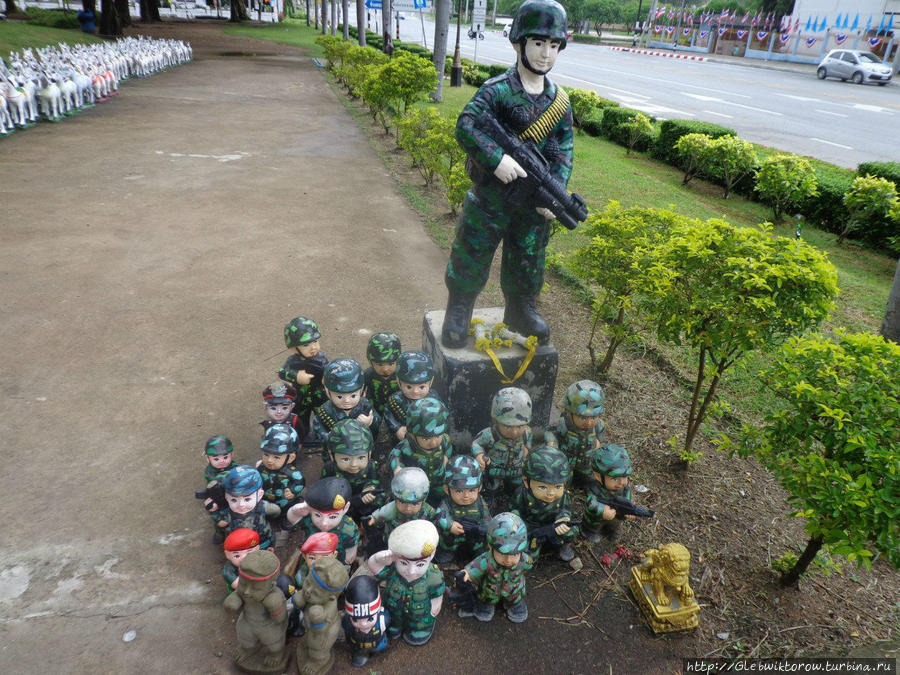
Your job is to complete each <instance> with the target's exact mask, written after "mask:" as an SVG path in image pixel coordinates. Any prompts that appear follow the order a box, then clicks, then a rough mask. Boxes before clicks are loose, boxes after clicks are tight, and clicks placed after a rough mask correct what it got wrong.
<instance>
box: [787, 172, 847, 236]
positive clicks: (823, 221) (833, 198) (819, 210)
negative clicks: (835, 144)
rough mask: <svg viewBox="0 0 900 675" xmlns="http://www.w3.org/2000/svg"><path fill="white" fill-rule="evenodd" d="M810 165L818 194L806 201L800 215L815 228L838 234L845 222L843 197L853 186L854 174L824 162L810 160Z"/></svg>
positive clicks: (845, 212)
mask: <svg viewBox="0 0 900 675" xmlns="http://www.w3.org/2000/svg"><path fill="white" fill-rule="evenodd" d="M812 163H813V168H815V170H816V179H817V180H818V183H819V194H818V196H816V197H812V198H811V199H807V200H806V201H805V202H804V203H803V205H802V206H801V208H800V213H802V214H803V215H804V216H805V217H806V218H807V219H808V220H809V222H811V223H812V224H813V225H815V226H816V227H818V228H820V229H822V230H826V231H828V232H834V233H836V234H839V233H840V232H841V231H842V230H843V229H844V225H845V224H846V221H847V210H846V209H845V208H844V195H845V194H846V193H847V192H848V191H849V190H850V186H851V185H853V178H854V173H853V171H851V170H850V169H842V168H840V167H837V166H834V165H833V164H826V163H825V162H819V161H816V160H812Z"/></svg>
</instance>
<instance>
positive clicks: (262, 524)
mask: <svg viewBox="0 0 900 675" xmlns="http://www.w3.org/2000/svg"><path fill="white" fill-rule="evenodd" d="M267 504H268V502H265V501H263V500H260V502H259V503H258V504H257V505H256V506H255V507H254V508H253V510H252V511H250V513H247V514H244V515H240V514H237V513H233V512H232V511H231V509H225V510H224V511H216V513H218V514H220V516H219V520H224V521H225V523H226V525H225V531H226V532H234V531H235V530H237V529H238V528H241V527H246V528H248V529H250V530H253V531H255V532H256V533H257V534H258V535H259V547H260V548H261V549H266V548H269V547H270V546H271V545H272V526H271V525H269V520H268V518H267V517H266V510H267V509H266V505H267ZM269 506H271V507H273V508H272V509H271V510H273V511H274V509H275V508H277V507H276V506H275V505H274V504H269Z"/></svg>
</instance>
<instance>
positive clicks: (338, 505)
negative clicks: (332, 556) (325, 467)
mask: <svg viewBox="0 0 900 675" xmlns="http://www.w3.org/2000/svg"><path fill="white" fill-rule="evenodd" d="M303 496H304V498H305V500H306V501H303V502H300V503H299V504H295V505H294V506H292V507H291V508H290V510H289V511H288V522H290V523H291V524H292V525H293V526H294V528H298V527H299V528H300V529H301V530H303V531H304V532H305V533H306V536H307V537H308V536H309V535H311V534H314V533H315V532H334V533H335V534H336V535H337V536H338V549H337V550H338V555H337V557H338V560H340V561H341V562H342V563H344V564H345V565H350V564H352V563H353V561H354V560H356V550H357V548H358V547H359V528H357V527H356V523H354V522H353V519H351V518H350V517H349V516H348V515H347V511H349V510H350V483H348V482H347V481H346V479H344V478H320V479H319V480H317V481H316V482H315V483H313V484H312V485H310V486H309V487H308V488H306V492H305V493H304V495H303Z"/></svg>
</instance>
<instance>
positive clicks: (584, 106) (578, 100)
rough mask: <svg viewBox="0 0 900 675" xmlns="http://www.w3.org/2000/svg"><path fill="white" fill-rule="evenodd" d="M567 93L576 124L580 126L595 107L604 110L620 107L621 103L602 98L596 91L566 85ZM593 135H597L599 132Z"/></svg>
mask: <svg viewBox="0 0 900 675" xmlns="http://www.w3.org/2000/svg"><path fill="white" fill-rule="evenodd" d="M566 93H568V95H569V102H570V103H571V104H572V116H573V117H574V118H575V124H576V125H577V126H580V127H583V126H584V120H585V119H586V118H587V117H588V116H589V115H590V114H591V113H592V112H593V111H594V110H595V109H600V110H602V109H603V108H618V107H619V104H618V103H616V102H615V101H610V100H608V99H605V98H601V97H600V95H599V94H597V92H596V91H590V90H588V89H571V88H569V87H566ZM598 119H599V118H598ZM593 135H594V136H596V135H597V134H593Z"/></svg>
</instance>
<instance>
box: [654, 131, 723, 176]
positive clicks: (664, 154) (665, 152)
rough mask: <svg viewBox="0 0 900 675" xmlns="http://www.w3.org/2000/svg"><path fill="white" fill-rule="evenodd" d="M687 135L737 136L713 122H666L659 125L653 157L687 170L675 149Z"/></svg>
mask: <svg viewBox="0 0 900 675" xmlns="http://www.w3.org/2000/svg"><path fill="white" fill-rule="evenodd" d="M687 134H706V135H707V136H709V137H710V138H720V137H721V136H736V135H737V134H736V132H735V131H734V129H729V128H728V127H722V126H719V125H718V124H713V123H712V122H697V121H694V120H665V121H664V122H662V123H661V124H660V125H659V136H658V137H657V138H656V143H654V144H653V151H652V154H653V157H655V158H656V159H661V160H662V161H664V162H668V163H669V164H674V165H675V166H677V167H678V168H680V169H682V170H683V169H685V166H684V164H683V160H682V159H681V158H680V157H679V154H678V151H677V150H676V149H675V144H676V143H677V142H678V139H679V138H681V137H682V136H686V135H687Z"/></svg>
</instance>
